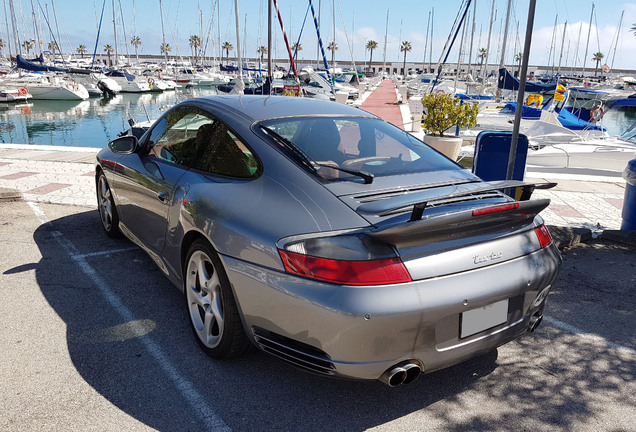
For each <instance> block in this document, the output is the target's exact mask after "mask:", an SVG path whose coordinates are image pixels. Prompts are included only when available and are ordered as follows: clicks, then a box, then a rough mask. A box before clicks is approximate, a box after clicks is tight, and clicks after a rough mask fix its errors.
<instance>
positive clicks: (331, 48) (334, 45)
mask: <svg viewBox="0 0 636 432" xmlns="http://www.w3.org/2000/svg"><path fill="white" fill-rule="evenodd" d="M327 49H328V50H329V51H331V64H332V65H335V60H334V59H335V56H336V51H338V44H337V43H336V41H333V42H329V45H327Z"/></svg>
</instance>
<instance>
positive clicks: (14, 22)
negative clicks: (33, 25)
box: [7, 0, 22, 55]
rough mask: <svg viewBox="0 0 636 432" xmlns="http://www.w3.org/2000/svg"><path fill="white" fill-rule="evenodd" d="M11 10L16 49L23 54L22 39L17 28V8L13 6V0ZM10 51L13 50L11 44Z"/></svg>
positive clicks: (10, 1) (10, 5) (10, 4)
mask: <svg viewBox="0 0 636 432" xmlns="http://www.w3.org/2000/svg"><path fill="white" fill-rule="evenodd" d="M9 12H11V26H12V27H13V37H14V43H15V51H16V53H17V54H20V55H22V47H21V46H20V39H19V38H18V29H17V25H16V19H15V9H14V7H13V0H9ZM7 31H8V30H7ZM9 52H11V46H9Z"/></svg>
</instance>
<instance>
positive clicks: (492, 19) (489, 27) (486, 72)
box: [481, 0, 495, 92]
mask: <svg viewBox="0 0 636 432" xmlns="http://www.w3.org/2000/svg"><path fill="white" fill-rule="evenodd" d="M494 22H495V0H492V7H491V8H490V25H489V26H488V42H486V60H485V67H484V71H485V75H484V77H483V80H482V87H481V91H482V92H483V91H484V87H485V85H486V77H487V76H488V57H489V56H490V37H491V36H492V25H493V23H494ZM484 71H482V73H483V72H484Z"/></svg>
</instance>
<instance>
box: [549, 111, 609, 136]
mask: <svg viewBox="0 0 636 432" xmlns="http://www.w3.org/2000/svg"><path fill="white" fill-rule="evenodd" d="M558 118H559V122H561V124H562V125H563V127H566V128H568V129H570V130H583V129H585V128H588V129H590V130H601V131H602V130H605V129H604V128H602V127H600V126H599V125H596V124H592V123H590V122H587V121H585V120H583V119H580V118H578V117H577V116H575V115H574V114H572V113H571V112H570V111H568V109H567V108H563V109H562V110H561V112H560V113H559V117H558Z"/></svg>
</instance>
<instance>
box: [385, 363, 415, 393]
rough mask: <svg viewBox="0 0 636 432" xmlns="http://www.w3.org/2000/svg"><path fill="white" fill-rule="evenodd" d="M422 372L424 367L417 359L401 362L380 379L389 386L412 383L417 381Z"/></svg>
mask: <svg viewBox="0 0 636 432" xmlns="http://www.w3.org/2000/svg"><path fill="white" fill-rule="evenodd" d="M421 373H422V367H421V366H420V365H419V363H418V362H416V361H415V360H410V361H408V362H407V363H400V364H399V365H395V366H393V367H391V368H390V369H389V370H387V371H386V372H384V373H383V374H382V376H381V377H380V381H382V382H383V383H385V384H387V385H388V386H389V387H395V386H399V385H400V384H410V383H412V382H413V381H415V380H416V379H417V378H418V377H419V376H420V374H421Z"/></svg>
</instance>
